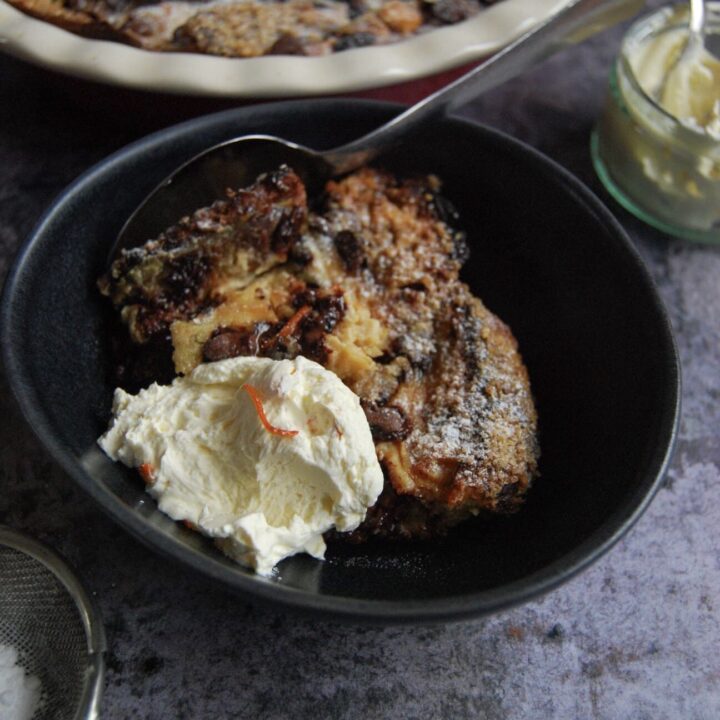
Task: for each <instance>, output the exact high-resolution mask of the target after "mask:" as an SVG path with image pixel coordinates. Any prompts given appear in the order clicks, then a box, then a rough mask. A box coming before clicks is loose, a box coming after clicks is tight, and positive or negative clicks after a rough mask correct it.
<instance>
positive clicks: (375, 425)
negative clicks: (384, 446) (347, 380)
mask: <svg viewBox="0 0 720 720" xmlns="http://www.w3.org/2000/svg"><path fill="white" fill-rule="evenodd" d="M362 409H363V411H364V412H365V417H366V418H367V421H368V423H369V425H370V431H371V432H372V436H373V440H375V442H386V441H391V440H403V439H404V438H406V437H407V436H408V435H409V434H410V432H411V430H412V427H411V423H410V420H409V419H408V418H407V417H406V416H405V413H403V411H402V410H401V409H400V408H397V407H395V406H393V405H385V406H384V407H381V406H379V405H377V404H376V403H371V402H363V403H362Z"/></svg>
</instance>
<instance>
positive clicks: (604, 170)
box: [591, 2, 720, 243]
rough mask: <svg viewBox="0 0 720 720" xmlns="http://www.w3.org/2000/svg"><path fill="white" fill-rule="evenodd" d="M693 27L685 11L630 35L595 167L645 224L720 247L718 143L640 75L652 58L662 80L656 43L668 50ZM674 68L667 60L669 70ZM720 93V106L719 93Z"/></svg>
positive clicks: (616, 71)
mask: <svg viewBox="0 0 720 720" xmlns="http://www.w3.org/2000/svg"><path fill="white" fill-rule="evenodd" d="M706 6H707V30H706V32H707V35H708V36H712V35H717V36H720V3H718V2H712V3H706ZM687 26H688V12H687V3H685V4H684V5H683V6H678V7H676V8H664V9H662V10H660V11H657V12H655V13H653V14H652V15H650V16H648V17H645V18H642V19H641V20H639V21H637V22H636V23H635V24H634V25H633V26H632V27H631V28H630V30H629V31H628V33H627V35H626V36H625V39H624V40H623V44H622V47H621V50H620V54H619V56H618V58H617V60H616V61H615V64H614V66H613V68H612V70H611V73H610V92H609V93H608V97H607V99H606V102H605V107H604V109H603V112H602V114H601V116H600V119H599V121H598V123H597V126H596V128H595V130H594V132H593V135H592V141H591V149H592V157H593V164H594V166H595V170H596V172H597V173H598V176H599V177H600V179H601V181H602V182H603V184H604V185H605V187H606V188H607V190H608V191H609V192H610V193H611V194H612V195H613V197H614V198H615V199H616V200H617V201H618V202H620V204H621V205H623V206H624V207H625V208H626V209H627V210H629V211H630V212H632V213H633V214H634V215H636V216H637V217H639V218H640V219H642V220H644V221H645V222H647V223H649V224H650V225H653V226H655V227H657V228H659V229H660V230H663V231H665V232H667V233H670V234H671V235H675V236H678V237H682V238H686V239H689V240H696V241H701V242H709V243H720V136H717V137H716V136H715V135H716V133H714V132H709V131H705V130H703V129H702V128H701V127H697V128H695V127H692V126H691V125H688V123H687V122H685V123H683V122H681V121H680V120H678V119H677V118H675V117H673V115H671V114H670V113H669V112H667V111H666V110H664V109H663V108H662V107H661V106H660V104H659V102H658V101H657V100H656V99H655V98H654V97H652V96H651V95H650V94H648V93H647V92H646V91H645V90H644V89H643V86H642V85H641V81H640V80H639V79H638V75H637V73H638V72H639V70H638V68H639V67H640V66H639V64H638V58H640V57H644V61H645V62H646V63H647V61H648V58H650V59H651V62H652V63H654V66H653V68H652V69H654V71H656V72H661V71H662V68H660V67H659V66H658V63H659V62H660V58H659V57H658V56H657V52H656V46H657V43H658V42H663V41H665V42H667V41H668V39H669V38H670V36H669V35H667V33H676V34H677V33H684V34H686V33H687ZM682 37H683V36H682V35H681V36H680V38H681V40H682ZM651 43H654V44H653V45H652V46H651ZM676 44H677V43H676ZM651 52H655V53H656V54H655V55H650V54H649V53H651ZM674 61H675V62H676V61H677V48H676V55H675V58H674ZM672 62H673V59H672V58H669V59H668V63H669V67H672ZM645 68H646V69H647V65H645ZM645 86H646V87H647V82H645ZM715 89H716V90H717V97H718V98H720V87H717V88H715Z"/></svg>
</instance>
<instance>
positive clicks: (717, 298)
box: [0, 3, 720, 720]
mask: <svg viewBox="0 0 720 720" xmlns="http://www.w3.org/2000/svg"><path fill="white" fill-rule="evenodd" d="M655 4H657V3H655ZM618 40H619V32H618V31H615V32H612V33H610V34H607V35H605V36H603V37H601V38H597V39H595V40H593V41H591V42H590V43H588V44H586V45H585V46H583V47H582V48H578V49H573V50H572V51H570V52H568V53H566V54H565V55H563V56H558V57H556V58H555V59H553V60H551V61H550V62H548V63H546V64H544V65H543V66H541V67H538V68H537V69H536V70H534V71H533V72H531V73H528V74H526V75H525V76H524V77H522V78H521V79H518V80H516V81H514V82H511V83H509V84H508V85H506V86H505V87H503V88H501V89H499V90H496V91H494V92H493V93H491V94H490V95H488V96H487V97H485V98H483V99H481V100H479V101H477V102H476V103H475V104H474V105H472V106H471V107H470V108H468V109H467V110H466V114H468V115H469V116H471V117H473V118H476V119H478V120H482V121H484V122H487V123H490V124H493V125H496V126H498V127H501V128H502V129H503V130H505V131H506V132H509V133H511V134H513V135H515V136H516V137H519V138H521V139H524V140H526V141H527V142H529V143H531V144H532V145H534V146H536V147H538V148H539V149H540V150H542V151H543V152H545V153H547V154H548V155H550V156H551V157H554V158H555V159H557V160H558V161H560V162H561V163H562V164H564V165H565V166H566V167H568V168H569V169H570V170H571V171H572V172H574V173H575V174H577V175H578V176H579V177H581V178H582V179H583V180H584V181H585V182H587V183H588V184H589V185H590V186H591V187H592V188H593V189H594V190H596V191H597V192H598V194H599V195H600V196H601V197H602V198H604V199H605V200H606V201H607V202H608V204H609V205H610V207H611V208H612V209H613V211H614V212H616V214H617V216H618V217H619V218H620V220H621V222H623V223H624V224H625V226H626V227H627V229H628V230H629V232H630V234H631V236H632V238H633V240H634V242H635V243H636V245H637V247H638V248H639V250H640V252H641V253H642V255H643V257H644V259H645V260H646V262H647V263H648V265H649V267H650V269H651V272H652V274H653V275H654V277H655V279H656V281H657V283H658V286H659V288H660V292H661V294H662V296H663V298H664V300H665V302H666V303H667V307H668V309H669V311H670V315H671V318H672V321H673V324H674V328H675V331H676V334H677V340H678V343H679V348H680V353H681V356H682V362H683V366H684V390H683V419H682V425H681V429H680V437H679V443H678V446H677V451H676V454H675V457H674V461H673V463H672V466H671V469H670V472H669V474H668V476H667V479H666V482H665V485H664V487H663V488H662V490H661V491H660V493H659V494H658V496H657V497H656V499H655V501H654V502H653V503H652V505H651V507H650V509H649V510H648V512H647V513H646V514H645V515H644V517H643V518H642V519H641V521H640V522H639V523H638V525H637V526H636V527H635V528H634V529H633V530H632V531H631V532H630V534H629V535H628V536H627V537H626V538H625V539H624V540H623V541H621V542H620V543H619V544H618V545H617V546H616V547H615V548H614V549H613V550H612V551H611V552H610V553H609V554H608V555H606V556H605V557H604V558H603V559H602V560H600V561H599V562H598V563H597V564H595V565H594V566H593V567H591V568H590V569H589V570H588V571H586V572H585V573H583V574H582V575H581V576H579V577H577V578H576V579H574V580H573V581H571V582H569V583H568V584H566V585H564V586H563V587H561V588H560V589H558V590H556V591H555V592H553V593H551V594H550V595H548V596H546V597H544V598H542V599H541V600H539V601H536V602H532V603H530V604H528V605H525V606H523V607H520V608H517V609H514V610H512V611H509V612H505V613H502V614H499V615H497V616H494V617H492V618H490V619H485V620H479V621H473V622H465V623H462V624H457V625H451V626H435V627H431V628H412V627H403V628H388V629H382V628H364V627H355V626H336V625H333V624H330V623H324V622H320V621H316V620H307V619H301V618H297V617H294V616H286V615H283V614H276V613H273V612H270V611H267V610H264V609H262V608H258V607H252V606H249V605H246V604H244V603H243V602H242V601H241V600H239V599H238V598H237V597H235V596H232V595H228V594H226V593H225V592H223V591H222V590H220V589H217V588H208V587H206V586H205V585H204V584H203V583H202V581H201V580H199V579H198V578H197V577H194V576H190V575H188V574H187V573H186V572H185V571H184V570H183V569H182V568H179V567H176V566H174V565H168V564H166V563H165V562H164V561H163V560H161V559H160V558H159V557H158V556H156V555H154V554H151V553H149V552H148V551H147V550H146V549H145V548H144V547H143V546H141V545H140V544H138V543H137V542H135V541H134V540H133V539H132V538H130V537H129V536H128V535H127V534H126V533H125V532H123V531H122V530H120V529H119V528H117V527H116V526H115V525H113V524H112V523H111V522H110V520H109V519H107V518H106V517H105V515H104V514H102V513H101V512H100V511H99V509H98V508H97V507H96V506H95V505H94V504H93V503H91V502H90V500H88V499H87V498H86V497H84V495H82V494H81V493H80V492H79V491H78V490H76V489H75V487H74V486H73V483H72V482H71V481H70V480H69V479H68V478H67V477H66V476H65V475H64V474H63V473H62V472H61V471H60V470H59V469H58V468H57V467H56V466H55V465H54V464H53V462H52V461H51V460H50V459H49V458H48V457H47V455H46V454H45V453H44V451H43V450H42V448H41V447H40V446H39V444H38V443H37V441H36V440H35V439H34V438H33V436H32V434H31V432H30V430H29V429H28V428H26V426H25V425H24V423H23V421H22V420H21V418H20V417H19V415H18V413H17V411H16V409H15V406H14V403H13V401H12V400H11V399H10V395H9V391H8V388H7V384H6V383H5V381H4V380H3V379H0V417H2V418H3V422H2V423H1V424H0V522H3V523H6V524H9V525H12V526H14V527H17V528H19V529H24V530H27V531H28V532H30V533H32V534H33V535H35V536H36V537H39V538H41V539H42V540H44V541H46V542H48V543H50V544H51V545H53V546H55V547H57V548H58V549H59V550H60V551H61V552H63V553H64V554H65V555H66V556H67V557H68V558H69V559H70V561H71V562H72V563H73V564H74V565H75V566H76V567H77V568H78V569H79V570H80V572H81V573H82V575H83V576H84V577H85V578H86V579H87V581H88V586H89V588H90V589H91V590H92V592H93V594H94V595H95V597H96V598H97V601H98V603H99V605H100V607H101V609H102V613H103V616H104V619H105V623H106V628H107V632H108V638H109V643H110V653H109V656H108V660H109V668H108V674H107V687H106V691H105V699H104V703H103V708H104V717H105V718H107V719H108V720H116V719H125V718H127V719H129V718H139V719H143V720H156V719H160V718H192V719H193V720H203V719H205V718H212V719H213V720H215V719H216V718H217V720H221V719H224V718H263V719H264V718H267V719H272V720H291V719H292V720H302V719H303V718H313V719H315V718H318V719H320V718H343V719H345V718H347V719H348V720H354V719H355V718H358V719H359V718H409V719H410V718H418V719H419V718H423V720H426V719H427V718H446V719H449V720H452V719H454V718H477V719H478V720H499V719H501V718H528V719H531V720H536V719H542V718H561V719H569V718H573V719H577V720H584V719H586V718H587V719H590V718H592V719H594V720H675V719H678V720H680V719H681V720H716V719H717V718H719V717H720V653H719V652H718V645H719V644H720V597H719V596H720V502H718V494H719V493H720V442H719V440H720V248H711V247H702V246H693V245H690V244H686V243H683V242H680V241H676V240H672V239H670V238H668V237H666V236H663V235H661V234H660V233H656V232H654V231H652V230H650V229H648V228H645V227H643V226H642V225H641V224H640V223H639V222H637V221H635V220H634V219H632V218H631V217H630V216H628V215H627V214H626V213H624V212H623V211H621V210H620V209H619V208H618V207H617V206H616V205H613V204H612V203H611V201H610V200H609V198H608V197H607V195H606V194H605V193H604V192H603V191H602V189H601V188H600V186H599V183H598V181H597V180H596V179H595V177H594V175H593V173H592V169H591V166H590V160H589V155H588V137H589V133H590V130H591V127H592V124H593V121H594V119H595V118H596V116H597V114H598V111H599V107H600V104H601V102H602V96H603V94H604V91H605V79H606V75H607V69H608V66H609V63H610V60H611V58H612V57H613V55H614V54H615V52H616V49H617V43H618ZM233 104H234V103H232V102H227V103H210V102H207V103H204V102H200V101H192V102H191V101H183V100H182V99H173V98H163V99H157V98H153V97H149V96H143V95H140V94H123V92H122V91H117V90H112V89H110V88H100V87H96V86H92V85H88V84H85V83H81V82H76V81H72V80H68V79H66V78H62V77H60V76H55V75H53V74H51V73H48V72H47V71H43V70H39V69H35V68H32V67H30V66H27V65H24V64H23V63H21V62H19V61H16V60H12V59H10V58H8V57H2V56H0V278H1V277H3V276H4V273H5V270H6V269H7V267H8V265H9V263H10V260H11V258H12V256H13V254H14V252H15V250H16V249H17V247H18V246H19V244H20V243H21V241H22V240H23V238H24V237H25V236H26V234H27V233H28V232H29V230H30V229H31V227H32V225H33V224H34V222H35V220H36V219H37V218H38V216H39V214H40V212H41V211H42V210H43V209H44V208H45V207H46V206H47V204H48V203H49V202H50V201H51V199H52V198H53V197H54V196H55V195H56V194H57V193H58V192H59V191H60V190H61V189H62V187H63V186H64V185H65V184H66V183H67V182H69V181H70V180H71V179H73V178H74V177H75V176H77V174H78V173H80V172H81V171H82V170H84V169H85V168H87V167H89V166H90V165H91V164H92V163H93V162H95V161H97V160H99V159H101V158H102V157H103V156H105V155H106V154H107V153H109V152H111V151H112V150H114V149H117V148H119V147H121V146H122V145H124V144H125V143H127V142H129V141H130V140H132V139H134V138H137V137H139V136H141V135H142V134H144V133H146V132H148V131H150V130H152V129H155V128H159V127H162V126H164V125H168V124H170V123H171V122H173V121H174V120H175V119H179V118H180V117H186V116H189V115H192V114H196V113H199V112H204V111H206V110H212V109H216V108H219V107H229V106H232V105H233Z"/></svg>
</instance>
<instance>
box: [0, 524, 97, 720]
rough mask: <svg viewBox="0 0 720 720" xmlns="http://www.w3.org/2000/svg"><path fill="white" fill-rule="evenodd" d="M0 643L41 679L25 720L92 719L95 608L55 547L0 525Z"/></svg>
mask: <svg viewBox="0 0 720 720" xmlns="http://www.w3.org/2000/svg"><path fill="white" fill-rule="evenodd" d="M0 645H10V646H12V647H13V648H15V650H17V653H18V663H19V664H20V665H21V666H22V668H23V669H24V670H25V672H26V673H27V674H29V675H32V676H34V677H36V678H38V679H39V680H40V683H41V687H42V690H41V693H40V703H39V706H38V709H37V710H36V712H35V714H34V715H33V718H32V720H95V719H96V718H98V717H99V706H100V697H101V695H102V685H103V675H104V672H105V662H104V652H105V648H106V645H105V631H104V629H103V626H102V623H101V621H100V617H99V615H98V612H97V608H96V607H95V605H94V603H93V602H92V600H91V599H90V597H89V596H88V595H87V593H86V592H85V590H84V589H83V587H82V586H81V585H80V582H79V581H78V579H77V577H76V576H75V574H74V573H73V572H72V570H70V568H69V567H68V566H67V565H66V564H65V562H64V561H63V560H61V559H60V557H58V555H56V554H55V553H54V552H52V551H51V550H49V549H48V548H46V547H45V546H44V545H42V544H40V543H39V542H37V541H35V540H32V539H30V538H28V537H26V536H25V535H22V534H20V533H18V532H16V531H14V530H11V529H10V528H7V527H3V526H0Z"/></svg>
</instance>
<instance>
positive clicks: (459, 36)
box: [0, 0, 570, 98]
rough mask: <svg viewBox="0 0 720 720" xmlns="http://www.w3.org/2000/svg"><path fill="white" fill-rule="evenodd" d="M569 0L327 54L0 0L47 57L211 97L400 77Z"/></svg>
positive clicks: (26, 50) (531, 2)
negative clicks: (238, 50) (137, 33)
mask: <svg viewBox="0 0 720 720" xmlns="http://www.w3.org/2000/svg"><path fill="white" fill-rule="evenodd" d="M568 2H570V0H502V2H499V3H497V4H494V5H492V6H490V7H486V8H483V10H482V12H480V13H479V14H478V15H476V16H475V17H473V18H470V19H469V20H466V21H464V22H461V23H457V24H455V25H450V26H447V27H440V28H434V29H433V30H432V31H431V32H426V33H422V34H420V35H417V36H414V37H411V38H408V39H407V40H401V41H399V42H396V43H392V44H389V45H377V46H372V47H365V48H356V49H354V50H347V51H345V52H341V53H334V54H332V55H326V56H321V57H298V56H290V55H287V56H283V55H267V56H263V57H257V58H226V57H219V56H212V55H202V54H197V53H182V52H177V53H167V52H158V51H151V50H143V49H140V48H136V47H133V46H131V45H126V44H123V43H119V42H113V41H108V40H93V39H90V38H85V37H81V36H79V35H75V34H73V33H71V32H68V31H66V30H63V29H62V28H59V27H57V26H55V25H51V24H50V23H48V22H46V21H43V20H38V19H36V18H34V17H31V16H29V15H26V14H24V13H22V12H21V11H20V10H18V9H16V8H15V7H13V6H12V5H10V4H9V3H7V2H5V0H0V47H2V49H3V51H5V52H8V53H10V54H12V55H15V56H17V57H19V58H21V59H23V60H26V61H28V62H31V63H34V64H36V65H40V66H41V67H46V68H49V69H53V70H58V71H60V72H63V73H65V74H68V75H72V76H76V77H80V78H84V79H86V80H94V81H98V82H104V83H109V84H111V85H118V86H123V87H129V88H133V89H136V90H154V91H162V92H168V93H182V94H187V95H196V96H206V97H236V98H279V97H284V98H289V97H305V96H308V95H327V94H331V93H341V92H358V91H363V90H369V89H373V88H380V87H384V86H387V85H396V84H398V83H405V82H408V81H411V80H416V79H418V78H422V77H426V76H430V75H434V74H436V73H440V72H444V71H446V70H450V69H452V68H455V67H459V66H461V65H465V64H467V63H471V62H475V61H478V60H480V59H481V58H483V57H485V56H487V55H489V54H491V53H493V52H495V51H497V50H499V49H500V48H501V47H503V46H505V45H506V44H507V43H509V42H510V41H512V40H514V39H515V38H516V37H518V36H519V35H521V34H522V33H523V32H526V31H527V30H530V29H531V28H532V27H534V26H535V25H537V24H539V23H540V22H542V21H543V20H544V19H546V18H548V17H550V16H551V15H552V14H553V13H554V12H556V11H557V10H560V9H561V8H563V7H564V6H565V5H567V4H568Z"/></svg>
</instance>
